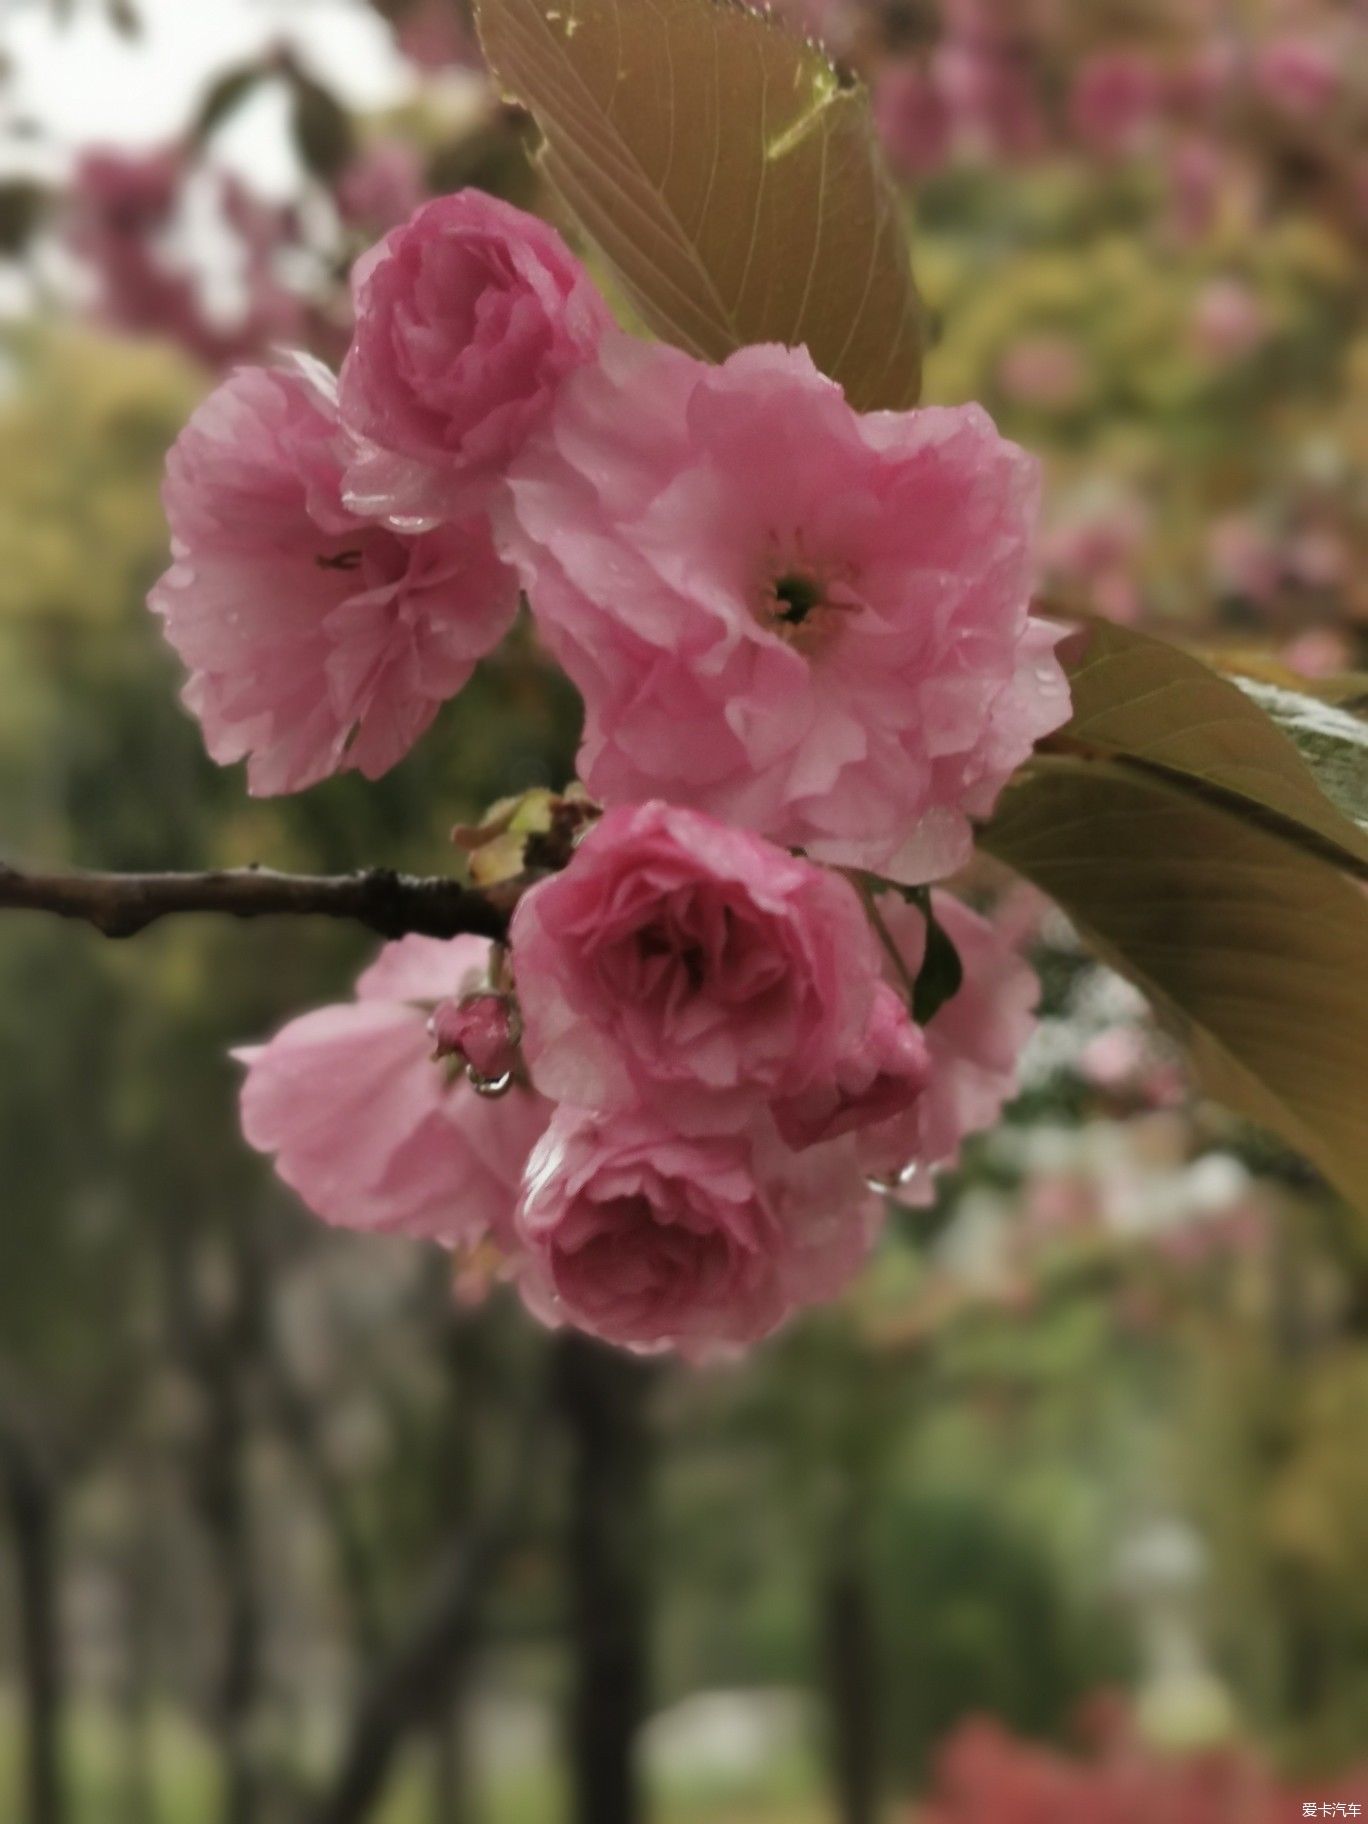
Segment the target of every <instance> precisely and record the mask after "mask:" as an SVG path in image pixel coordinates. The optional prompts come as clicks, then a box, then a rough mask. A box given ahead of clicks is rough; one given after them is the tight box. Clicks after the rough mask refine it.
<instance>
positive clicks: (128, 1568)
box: [119, 1528, 159, 1824]
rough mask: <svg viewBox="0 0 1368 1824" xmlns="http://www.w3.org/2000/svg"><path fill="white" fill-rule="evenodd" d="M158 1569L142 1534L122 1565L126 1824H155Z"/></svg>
mask: <svg viewBox="0 0 1368 1824" xmlns="http://www.w3.org/2000/svg"><path fill="white" fill-rule="evenodd" d="M158 1569H159V1563H158V1559H157V1551H156V1544H155V1541H154V1540H153V1539H152V1537H151V1535H150V1532H149V1531H148V1530H146V1529H143V1528H140V1529H139V1530H138V1532H137V1533H136V1535H135V1537H134V1539H133V1541H132V1543H131V1545H130V1547H129V1550H128V1555H127V1558H126V1560H125V1564H124V1580H123V1582H124V1623H123V1635H124V1663H123V1677H122V1680H121V1682H120V1688H119V1709H120V1713H121V1716H122V1722H123V1744H122V1746H123V1766H122V1776H121V1782H120V1784H121V1792H120V1809H121V1813H122V1816H123V1819H124V1824H156V1819H157V1783H156V1765H155V1754H154V1749H153V1741H152V1699H153V1683H154V1677H155V1670H156V1667H155V1658H156V1653H155V1634H156V1617H155V1609H154V1601H153V1597H154V1591H155V1588H156V1579H157V1575H158Z"/></svg>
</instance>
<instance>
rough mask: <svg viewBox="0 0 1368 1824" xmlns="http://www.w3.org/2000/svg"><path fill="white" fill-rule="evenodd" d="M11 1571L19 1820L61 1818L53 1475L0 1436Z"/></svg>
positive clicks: (32, 1822)
mask: <svg viewBox="0 0 1368 1824" xmlns="http://www.w3.org/2000/svg"><path fill="white" fill-rule="evenodd" d="M0 1459H2V1460H3V1466H4V1476H5V1492H6V1494H7V1496H8V1499H9V1509H10V1524H11V1527H12V1529H13V1533H14V1551H15V1560H16V1563H17V1566H18V1571H19V1654H20V1674H21V1678H22V1681H23V1696H24V1711H25V1732H26V1742H25V1750H26V1764H25V1794H26V1797H25V1803H26V1807H27V1809H26V1811H25V1812H24V1814H23V1815H24V1817H25V1818H26V1820H27V1824H64V1820H65V1818H66V1815H67V1812H66V1797H65V1793H64V1791H63V1786H62V1764H61V1740H60V1737H61V1711H62V1645H61V1620H60V1615H59V1609H58V1580H57V1532H58V1494H57V1484H56V1479H55V1477H54V1476H53V1475H52V1473H51V1472H50V1471H49V1470H48V1469H47V1467H46V1466H45V1465H44V1464H43V1463H42V1462H41V1460H40V1458H39V1456H38V1453H37V1452H36V1450H34V1449H33V1448H32V1447H31V1446H30V1445H29V1443H28V1442H27V1440H26V1439H24V1438H23V1437H22V1436H20V1435H18V1433H17V1432H16V1433H11V1432H9V1431H6V1432H5V1433H4V1434H3V1435H0Z"/></svg>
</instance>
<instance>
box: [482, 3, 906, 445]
mask: <svg viewBox="0 0 1368 1824" xmlns="http://www.w3.org/2000/svg"><path fill="white" fill-rule="evenodd" d="M477 16H478V22H479V27H480V36H481V39H482V41H483V44H484V48H485V54H486V56H487V57H488V59H489V63H490V66H491V68H492V69H493V71H494V75H495V78H496V79H497V81H498V82H499V83H500V84H501V85H502V87H503V88H504V90H505V91H506V92H507V93H508V94H509V95H511V96H512V97H514V98H515V99H517V100H519V101H521V102H523V103H524V104H525V105H526V106H527V107H528V108H530V109H531V111H532V113H533V115H534V116H535V118H536V120H537V124H538V126H539V127H540V129H541V132H542V135H543V139H544V145H543V149H542V154H541V158H542V164H543V169H544V171H545V173H546V176H547V178H548V180H549V181H550V183H551V184H552V186H553V188H554V189H555V190H556V191H557V192H558V193H559V194H560V196H561V198H562V199H563V201H564V202H565V204H566V206H567V207H568V208H569V210H570V211H571V213H572V214H573V215H574V216H575V217H576V218H577V220H578V221H579V223H580V225H581V227H582V228H583V229H584V231H585V232H586V233H587V234H588V235H589V236H590V238H591V239H592V240H593V241H595V242H596V243H597V245H598V247H599V248H600V250H601V251H602V253H603V254H604V256H605V258H606V259H607V260H608V262H609V264H610V266H611V267H612V268H613V270H614V272H615V274H616V276H617V278H618V280H619V281H620V282H621V285H622V287H623V290H624V292H625V294H626V295H627V297H628V299H629V301H630V302H631V304H632V305H633V307H634V308H635V309H636V310H637V311H638V312H639V314H640V316H641V318H642V320H643V321H644V322H645V323H646V324H647V325H648V326H649V327H650V328H651V329H653V330H654V331H655V332H656V333H657V334H659V335H660V336H662V337H663V338H664V339H666V340H667V341H670V342H674V343H676V344H677V345H678V346H679V347H681V348H685V349H688V350H690V351H691V352H692V353H694V354H697V355H702V356H704V357H706V358H708V359H712V360H720V359H722V358H723V357H725V356H726V355H728V354H730V353H731V351H732V350H733V349H735V348H739V347H740V346H741V345H742V344H743V343H747V342H784V343H791V344H793V343H805V344H806V345H807V347H808V349H809V351H810V352H811V355H812V358H813V360H814V361H815V362H816V363H817V365H818V367H820V368H821V369H822V370H823V372H825V373H827V374H830V375H831V377H832V378H833V379H835V380H839V381H840V382H841V384H842V385H843V386H844V388H845V390H846V393H847V396H848V397H849V399H850V401H851V403H852V405H855V406H856V407H858V408H859V409H861V410H868V409H871V408H875V407H889V408H894V409H901V408H903V407H906V406H909V405H913V404H915V402H916V399H917V397H918V393H919V390H920V381H921V341H922V334H921V312H920V307H919V305H918V301H917V294H916V288H915V286H914V284H913V280H912V267H911V260H910V256H909V253H908V248H907V242H906V235H905V232H904V226H903V216H902V210H901V207H900V204H899V201H898V198H897V195H896V192H895V191H894V189H893V187H892V185H891V184H890V182H889V180H888V177H887V174H886V173H885V171H884V169H883V166H882V163H881V161H880V158H879V153H878V150H877V147H876V145H875V142H874V137H873V132H872V128H871V124H870V118H869V108H868V102H867V97H866V95H865V93H864V91H863V90H862V89H860V88H859V87H858V86H856V85H854V84H852V83H849V82H847V81H846V80H845V79H844V78H843V77H841V76H840V75H838V74H837V72H836V71H835V70H834V69H833V68H832V66H831V65H830V63H829V62H828V61H827V59H826V58H825V56H823V54H822V53H821V52H820V51H819V50H817V49H816V48H815V47H814V46H812V45H809V44H806V43H804V42H803V41H802V40H801V39H800V38H798V37H796V36H794V35H793V34H792V33H790V32H789V31H787V30H786V29H785V28H784V27H783V26H781V25H780V24H779V23H778V22H777V21H776V20H775V19H773V18H772V17H771V16H770V15H769V14H768V13H758V12H752V11H751V10H750V9H749V8H747V7H745V6H743V5H740V4H738V3H737V0H479V5H478V9H477Z"/></svg>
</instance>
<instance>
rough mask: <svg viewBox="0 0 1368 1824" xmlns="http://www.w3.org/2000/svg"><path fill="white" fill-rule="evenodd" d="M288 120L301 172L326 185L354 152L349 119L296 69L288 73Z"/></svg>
mask: <svg viewBox="0 0 1368 1824" xmlns="http://www.w3.org/2000/svg"><path fill="white" fill-rule="evenodd" d="M288 81H289V84H290V118H291V125H292V127H293V129H294V141H295V145H296V147H297V148H298V151H299V156H300V158H301V160H302V161H303V164H304V168H305V170H307V171H309V172H311V173H312V174H313V176H315V177H318V178H322V179H323V181H324V182H325V183H330V182H331V181H332V180H333V179H334V178H335V177H336V176H337V174H338V172H339V171H341V169H342V168H343V166H344V165H345V164H346V163H347V161H348V160H349V159H350V158H351V156H352V153H353V151H354V149H355V148H354V145H353V135H352V124H351V116H350V115H349V114H348V113H347V110H346V109H345V108H344V107H343V106H342V104H341V102H340V101H338V99H337V97H336V96H335V95H334V94H333V93H332V92H331V90H329V89H326V88H324V86H323V84H322V83H321V82H315V81H314V79H313V77H312V76H306V75H305V74H304V72H303V71H302V70H300V69H297V68H294V67H291V68H290V69H289V71H288Z"/></svg>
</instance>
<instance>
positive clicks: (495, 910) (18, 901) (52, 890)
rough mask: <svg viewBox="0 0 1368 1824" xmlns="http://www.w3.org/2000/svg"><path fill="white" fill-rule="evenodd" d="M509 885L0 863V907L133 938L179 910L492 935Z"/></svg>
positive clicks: (508, 902)
mask: <svg viewBox="0 0 1368 1824" xmlns="http://www.w3.org/2000/svg"><path fill="white" fill-rule="evenodd" d="M515 897H516V893H515V892H514V891H513V890H512V888H510V889H507V890H501V891H500V892H498V893H481V892H477V891H476V890H475V889H474V888H471V887H467V886H463V885H462V883H461V882H460V881H458V880H451V879H448V878H447V877H446V876H443V875H434V876H428V877H419V876H416V875H411V874H396V873H395V872H393V870H392V869H389V868H369V869H367V870H365V871H364V872H362V873H357V874H332V875H310V874H277V873H275V872H274V871H273V870H272V869H269V868H234V869H226V870H213V871H210V872H207V873H198V874H94V873H38V872H35V871H29V870H26V869H21V868H14V867H9V866H6V865H5V864H4V863H2V862H0V911H30V912H49V913H53V914H55V915H56V916H57V917H58V918H74V919H80V920H82V921H83V922H84V923H86V924H88V925H93V926H94V927H95V929H96V930H97V931H101V932H103V933H104V935H105V936H106V937H133V936H135V935H136V933H138V932H139V931H143V930H146V928H147V926H148V925H152V924H155V923H156V922H157V921H158V920H159V919H163V918H171V917H179V916H180V915H181V914H184V913H220V914H222V915H225V916H227V917H230V918H277V917H285V918H340V919H348V920H351V921H352V922H354V923H357V924H362V925H366V926H368V927H369V928H370V929H371V930H372V931H378V932H379V934H380V935H381V936H382V937H403V936H405V935H407V934H408V933H410V932H418V933H421V934H422V935H423V936H426V937H461V936H472V937H489V938H501V937H503V936H505V935H506V933H507V930H508V919H509V914H510V910H511V906H512V902H513V899H514V898H515Z"/></svg>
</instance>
